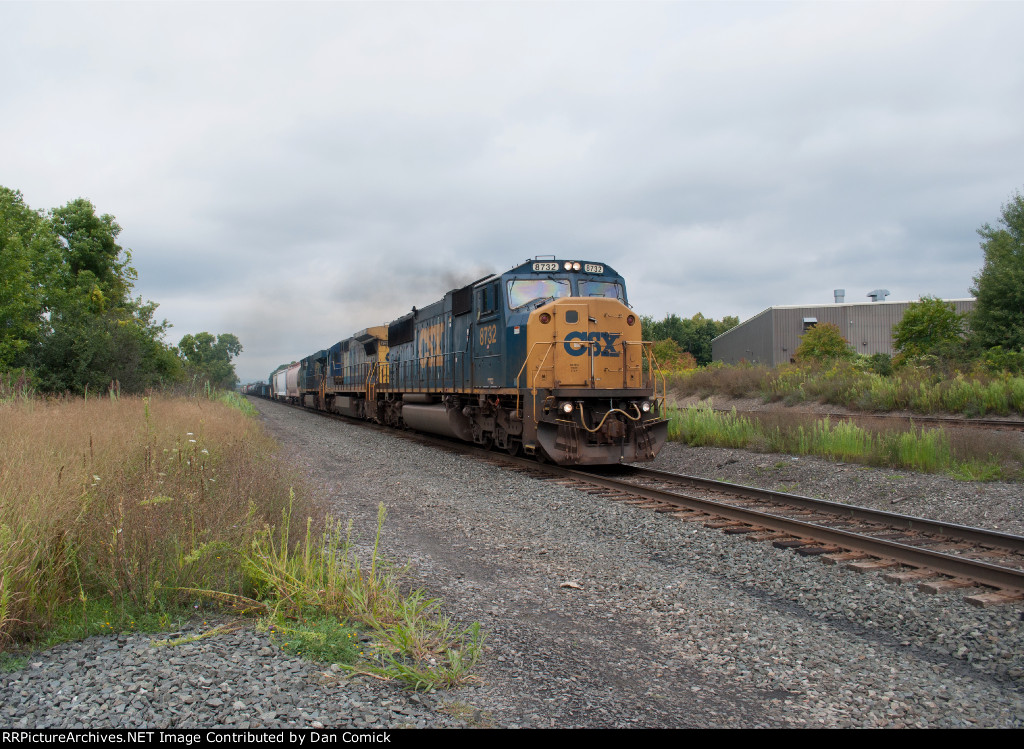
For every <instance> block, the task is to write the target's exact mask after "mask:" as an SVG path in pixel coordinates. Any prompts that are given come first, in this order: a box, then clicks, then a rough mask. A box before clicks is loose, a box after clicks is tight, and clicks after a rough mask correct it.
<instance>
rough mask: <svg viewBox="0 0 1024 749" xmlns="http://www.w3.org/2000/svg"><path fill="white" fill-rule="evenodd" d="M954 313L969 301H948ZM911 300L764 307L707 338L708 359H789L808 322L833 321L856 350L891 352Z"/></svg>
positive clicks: (965, 309)
mask: <svg viewBox="0 0 1024 749" xmlns="http://www.w3.org/2000/svg"><path fill="white" fill-rule="evenodd" d="M946 301H949V302H952V303H953V306H954V307H955V308H956V311H957V312H961V313H962V312H968V311H970V310H972V309H974V300H973V299H948V300H946ZM911 304H913V302H857V303H851V304H819V305H814V306H799V307H798V306H784V307H769V308H768V309H766V310H765V311H764V312H761V313H760V314H758V315H754V317H752V318H750V319H749V320H746V321H744V322H742V323H740V324H739V325H737V326H736V327H735V328H733V329H732V330H729V331H726V332H725V333H723V334H722V335H720V336H718V337H717V338H715V339H714V340H713V341H712V342H711V358H712V360H713V361H721V362H724V363H726V364H738V363H739V362H740V361H748V362H750V363H751V364H766V365H769V366H775V365H777V364H783V363H786V362H789V361H790V360H791V359H792V358H793V356H794V354H795V353H796V349H797V346H799V345H800V337H801V336H803V334H804V332H806V331H807V330H809V329H810V328H811V327H813V326H814V325H818V324H820V323H833V324H835V325H836V326H838V327H839V330H841V331H842V332H843V336H844V337H845V338H846V340H847V341H849V342H850V344H851V346H852V347H853V349H854V350H855V351H856V352H857V353H858V354H894V353H896V352H895V349H894V348H893V344H892V328H893V326H894V325H895V324H896V323H898V322H899V321H900V320H902V319H903V313H904V312H906V311H907V307H909V306H910V305H911Z"/></svg>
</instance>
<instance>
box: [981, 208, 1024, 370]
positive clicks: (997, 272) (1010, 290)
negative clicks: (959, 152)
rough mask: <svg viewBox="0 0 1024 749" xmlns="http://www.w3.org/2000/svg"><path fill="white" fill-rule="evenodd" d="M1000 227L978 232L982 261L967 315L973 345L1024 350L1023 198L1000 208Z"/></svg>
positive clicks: (988, 227) (982, 228)
mask: <svg viewBox="0 0 1024 749" xmlns="http://www.w3.org/2000/svg"><path fill="white" fill-rule="evenodd" d="M999 224H1000V225H1001V228H993V227H992V226H991V225H990V224H985V225H984V226H982V227H981V228H980V229H978V234H980V235H981V237H982V238H983V240H984V241H983V242H982V243H981V249H982V252H983V253H984V255H985V262H984V265H983V266H982V268H981V272H980V273H979V274H978V275H977V276H976V277H975V279H974V284H975V287H974V288H972V289H971V293H972V294H974V296H975V298H976V299H977V302H976V304H975V307H974V313H973V314H972V315H971V319H970V323H971V331H972V333H973V335H974V343H975V344H977V345H980V346H981V347H982V348H986V349H987V348H992V347H993V346H1002V347H1003V349H1006V350H1014V351H1024V196H1022V195H1021V194H1020V193H1019V192H1018V193H1016V194H1015V195H1014V196H1013V197H1012V198H1011V199H1010V201H1009V202H1008V203H1006V204H1005V205H1004V206H1003V212H1002V215H1001V216H1000V217H999Z"/></svg>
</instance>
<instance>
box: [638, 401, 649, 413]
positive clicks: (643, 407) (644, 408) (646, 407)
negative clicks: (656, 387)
mask: <svg viewBox="0 0 1024 749" xmlns="http://www.w3.org/2000/svg"><path fill="white" fill-rule="evenodd" d="M640 410H641V411H643V412H644V413H647V412H648V411H650V410H651V402H650V401H644V402H643V403H641V404H640Z"/></svg>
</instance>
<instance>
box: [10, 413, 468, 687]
mask: <svg viewBox="0 0 1024 749" xmlns="http://www.w3.org/2000/svg"><path fill="white" fill-rule="evenodd" d="M249 409H251V406H250V405H249V403H248V401H246V400H245V399H244V398H242V397H240V396H237V394H227V395H222V396H219V397H208V398H169V397H168V398H164V397H156V396H154V397H152V398H130V397H119V398H113V397H111V398H92V399H90V400H89V401H85V400H63V401H51V402H45V401H39V400H35V399H32V398H11V399H8V400H7V401H5V402H0V451H2V454H3V455H4V461H3V463H0V657H2V660H0V664H5V665H4V667H10V666H9V664H12V663H17V662H18V661H17V658H18V657H19V654H20V653H21V652H22V651H24V649H25V648H41V647H48V646H50V645H53V644H55V643H57V642H62V641H65V640H70V639H79V638H82V637H87V636H90V635H96V634H107V633H111V632H124V631H143V632H159V631H167V630H168V629H175V628H177V627H180V625H181V623H182V622H184V621H185V620H187V619H188V617H189V616H190V615H191V614H193V613H195V611H196V609H197V608H199V607H202V608H204V609H205V608H206V607H208V606H211V605H215V606H217V607H219V608H221V609H227V610H230V611H232V612H234V613H238V614H256V615H258V616H259V617H261V621H260V626H262V627H264V628H266V629H267V630H268V631H271V632H272V633H273V635H272V636H273V637H275V638H276V639H278V640H279V641H280V643H281V644H282V647H284V648H285V649H287V650H293V651H294V652H296V653H302V655H303V656H304V657H314V658H317V659H326V660H331V661H332V662H337V661H336V659H340V660H342V661H344V662H345V663H347V664H348V665H349V666H350V667H352V668H356V669H357V670H367V671H372V672H374V673H377V674H379V675H382V676H385V677H390V678H400V679H404V680H405V681H406V682H408V683H409V684H410V685H412V686H414V687H417V688H432V687H435V686H438V685H449V684H455V683H459V682H460V681H463V680H465V679H466V678H467V677H468V673H469V670H470V669H471V668H472V666H473V665H475V663H476V662H477V660H478V659H479V657H480V654H481V652H482V643H483V637H482V635H481V633H480V631H479V627H478V626H477V625H473V626H472V627H467V628H460V627H456V626H455V625H453V624H452V622H451V621H450V620H449V619H447V618H446V617H445V616H444V615H443V613H442V610H441V605H440V603H439V602H438V601H436V600H434V599H430V598H428V597H426V595H425V594H423V593H422V592H419V591H413V592H411V593H410V592H405V591H403V589H402V588H401V580H402V579H403V572H404V570H403V569H402V568H401V567H397V566H394V565H392V564H389V563H388V562H386V561H385V559H384V558H383V555H382V553H381V534H382V530H383V526H384V520H385V514H386V513H385V512H384V508H383V506H382V507H381V512H380V515H379V518H378V525H377V528H376V534H375V536H374V539H373V545H372V549H370V550H368V551H367V552H366V553H368V554H369V561H368V563H366V564H363V563H362V562H361V561H360V556H359V554H357V547H358V544H357V539H354V538H353V530H352V527H351V524H348V525H343V524H342V523H341V522H340V521H338V520H335V519H332V518H330V517H326V516H325V514H324V512H323V511H322V509H319V508H318V507H317V506H316V505H315V503H313V502H312V501H311V500H309V499H308V497H309V496H310V495H309V493H308V492H306V491H305V490H304V489H303V488H302V485H301V482H299V481H297V479H296V477H295V476H294V475H293V474H292V473H291V472H290V471H289V470H287V469H286V468H285V467H284V466H283V463H282V461H281V460H280V459H279V458H278V457H277V445H276V443H274V441H273V440H272V439H270V438H269V437H268V436H267V435H266V434H265V432H264V431H263V430H262V428H261V427H260V425H259V423H258V422H257V421H256V420H255V419H251V418H247V417H246V415H245V412H246V411H247V410H249ZM293 487H297V490H296V489H295V488H293ZM311 518H323V519H322V520H319V521H315V520H313V519H311ZM221 631H222V630H212V631H210V632H208V633H206V634H204V635H202V636H204V637H205V636H215V635H216V634H219V633H220V632H221ZM357 632H358V637H356V635H355V633H357ZM283 633H288V638H287V639H285V640H280V637H279V635H280V634H283ZM353 639H358V641H359V642H360V643H361V644H362V649H361V650H360V651H359V652H360V655H359V656H356V655H354V651H352V650H351V648H348V647H347V646H348V645H350V644H351V641H352V640H353ZM368 640H369V641H370V642H371V644H372V647H370V648H369V649H367V645H366V642H367V641H368ZM285 642H287V643H288V644H287V645H284V644H283V643H285ZM164 644H165V645H168V646H173V645H175V644H179V645H180V644H184V641H182V642H178V643H173V642H168V643H164Z"/></svg>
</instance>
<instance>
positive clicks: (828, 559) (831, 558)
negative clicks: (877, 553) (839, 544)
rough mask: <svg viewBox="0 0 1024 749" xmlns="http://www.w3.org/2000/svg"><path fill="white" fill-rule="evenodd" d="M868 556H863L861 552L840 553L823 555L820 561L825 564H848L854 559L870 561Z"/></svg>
mask: <svg viewBox="0 0 1024 749" xmlns="http://www.w3.org/2000/svg"><path fill="white" fill-rule="evenodd" d="M870 558H871V555H870V554H865V553H864V552H863V551H841V552H839V553H838V554H823V555H822V557H821V561H822V562H823V563H825V564H839V563H840V562H849V561H853V560H855V559H870Z"/></svg>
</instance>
